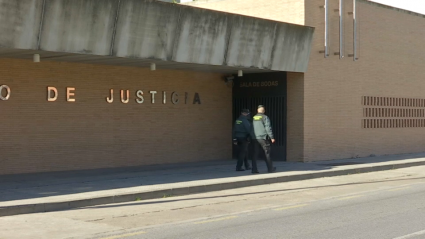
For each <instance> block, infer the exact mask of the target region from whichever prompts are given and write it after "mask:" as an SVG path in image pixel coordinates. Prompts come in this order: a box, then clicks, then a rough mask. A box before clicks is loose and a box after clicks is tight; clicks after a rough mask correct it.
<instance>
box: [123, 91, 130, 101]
mask: <svg viewBox="0 0 425 239" xmlns="http://www.w3.org/2000/svg"><path fill="white" fill-rule="evenodd" d="M125 92H126V96H127V98H126V99H124V90H121V102H122V103H124V104H127V103H128V102H129V101H130V91H129V90H126V91H125Z"/></svg>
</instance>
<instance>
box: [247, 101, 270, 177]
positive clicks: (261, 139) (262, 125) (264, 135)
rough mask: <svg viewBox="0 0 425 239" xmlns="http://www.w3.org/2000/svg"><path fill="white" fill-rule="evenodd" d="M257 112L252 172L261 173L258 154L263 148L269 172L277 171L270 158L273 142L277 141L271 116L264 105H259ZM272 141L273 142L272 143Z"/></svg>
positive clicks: (254, 122)
mask: <svg viewBox="0 0 425 239" xmlns="http://www.w3.org/2000/svg"><path fill="white" fill-rule="evenodd" d="M257 112H258V113H257V114H256V115H255V116H254V117H253V121H252V126H253V130H252V132H251V137H252V139H253V143H254V157H253V158H252V173H259V172H258V169H257V159H258V154H259V153H260V151H261V149H262V150H263V151H264V154H265V156H266V164H267V169H268V172H269V173H273V172H275V171H276V167H273V162H272V160H271V158H270V146H271V143H274V142H275V139H274V136H273V132H272V127H271V123H270V119H269V117H267V115H265V114H264V113H265V109H264V106H263V105H259V106H258V109H257ZM270 142H271V143H270Z"/></svg>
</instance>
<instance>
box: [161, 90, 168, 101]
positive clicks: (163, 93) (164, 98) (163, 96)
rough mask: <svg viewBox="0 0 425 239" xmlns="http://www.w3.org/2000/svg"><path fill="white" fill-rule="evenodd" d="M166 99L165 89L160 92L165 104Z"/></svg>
mask: <svg viewBox="0 0 425 239" xmlns="http://www.w3.org/2000/svg"><path fill="white" fill-rule="evenodd" d="M166 99H167V93H166V92H165V91H163V92H162V103H163V104H165V103H166Z"/></svg>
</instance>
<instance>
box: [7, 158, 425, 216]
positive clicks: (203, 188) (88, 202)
mask: <svg viewBox="0 0 425 239" xmlns="http://www.w3.org/2000/svg"><path fill="white" fill-rule="evenodd" d="M421 165H425V161H420V162H410V163H398V164H397V163H395V164H386V165H378V166H369V167H363V168H356V169H341V170H334V171H327V172H326V171H325V172H315V173H307V174H299V175H286V176H278V177H273V178H262V179H252V180H246V181H239V182H230V183H217V184H208V185H199V186H189V187H180V188H171V189H163V190H156V191H149V192H140V193H129V194H121V195H113V196H104V197H98V198H89V199H81V200H70V201H65V202H52V203H38V204H25V205H18V206H7V207H2V208H0V217H4V216H13V215H20V214H29V213H40V212H53V211H61V210H69V209H75V208H81V207H90V206H97V205H104V204H111V203H123V202H134V201H135V200H148V199H157V198H162V197H163V196H164V195H172V196H182V195H188V194H194V193H204V192H214V191H220V190H226V189H235V188H243V187H250V186H258V185H264V184H272V183H282V182H290V181H301V180H308V179H315V178H323V177H335V176H342V175H347V174H359V173H369V172H377V171H385V170H392V169H399V168H408V167H414V166H421Z"/></svg>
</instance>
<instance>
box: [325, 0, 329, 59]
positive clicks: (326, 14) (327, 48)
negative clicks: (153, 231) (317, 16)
mask: <svg viewBox="0 0 425 239" xmlns="http://www.w3.org/2000/svg"><path fill="white" fill-rule="evenodd" d="M328 57H329V0H325V58H328Z"/></svg>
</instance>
